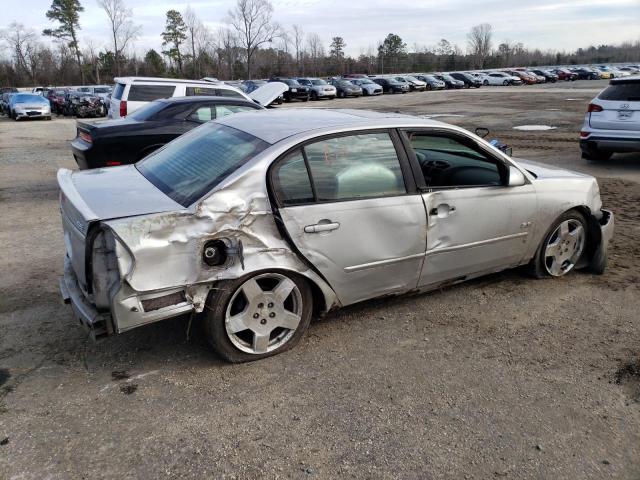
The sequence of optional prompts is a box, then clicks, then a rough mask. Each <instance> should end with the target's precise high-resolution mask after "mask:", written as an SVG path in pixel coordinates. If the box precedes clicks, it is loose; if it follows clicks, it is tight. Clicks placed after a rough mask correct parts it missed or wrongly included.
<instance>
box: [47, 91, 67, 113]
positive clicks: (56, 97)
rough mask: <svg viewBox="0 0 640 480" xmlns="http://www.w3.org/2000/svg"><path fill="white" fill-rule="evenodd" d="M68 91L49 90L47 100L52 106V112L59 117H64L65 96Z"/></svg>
mask: <svg viewBox="0 0 640 480" xmlns="http://www.w3.org/2000/svg"><path fill="white" fill-rule="evenodd" d="M65 93H67V91H66V90H49V92H48V93H47V99H48V100H49V103H50V104H51V111H52V112H55V113H56V114H58V115H62V112H63V110H64V95H65Z"/></svg>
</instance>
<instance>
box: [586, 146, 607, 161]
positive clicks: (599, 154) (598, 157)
mask: <svg viewBox="0 0 640 480" xmlns="http://www.w3.org/2000/svg"><path fill="white" fill-rule="evenodd" d="M612 155H613V152H603V151H602V150H597V149H595V148H593V149H590V150H589V151H588V152H584V153H583V155H582V156H583V157H584V159H585V160H590V161H592V162H606V161H607V160H609V159H610V158H611V156H612Z"/></svg>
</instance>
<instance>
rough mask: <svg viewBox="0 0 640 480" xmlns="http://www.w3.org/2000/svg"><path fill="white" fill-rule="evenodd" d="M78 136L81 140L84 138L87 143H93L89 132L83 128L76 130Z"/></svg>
mask: <svg viewBox="0 0 640 480" xmlns="http://www.w3.org/2000/svg"><path fill="white" fill-rule="evenodd" d="M78 137H80V138H81V139H82V140H84V141H85V142H87V143H93V138H92V137H91V134H90V133H88V132H85V131H83V130H78Z"/></svg>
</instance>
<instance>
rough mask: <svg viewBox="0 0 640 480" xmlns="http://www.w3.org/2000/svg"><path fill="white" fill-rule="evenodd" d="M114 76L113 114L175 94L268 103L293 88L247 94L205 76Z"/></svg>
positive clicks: (175, 95) (283, 85) (281, 87)
mask: <svg viewBox="0 0 640 480" xmlns="http://www.w3.org/2000/svg"><path fill="white" fill-rule="evenodd" d="M114 80H115V87H114V88H113V93H112V94H111V104H110V107H109V118H121V117H126V116H127V115H129V114H131V113H133V112H135V111H136V110H137V109H139V108H140V107H142V106H143V105H146V104H147V103H149V102H153V101H154V100H158V99H159V98H171V97H191V96H217V97H236V98H244V99H247V100H254V101H255V102H257V103H259V104H260V105H262V106H264V107H266V106H267V105H269V104H270V103H271V102H273V101H274V100H275V99H276V98H278V95H280V94H281V93H282V92H284V91H285V90H287V89H288V88H289V87H287V85H285V84H280V85H279V86H277V87H271V88H268V89H264V90H263V89H261V88H259V89H257V90H255V91H254V92H252V93H251V94H250V95H246V94H245V93H244V92H242V91H241V90H239V89H237V88H234V87H232V86H229V85H225V84H223V83H212V82H207V81H202V80H180V79H175V78H150V77H119V78H115V79H114ZM261 90H262V91H261Z"/></svg>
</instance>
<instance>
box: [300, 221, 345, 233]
mask: <svg viewBox="0 0 640 480" xmlns="http://www.w3.org/2000/svg"><path fill="white" fill-rule="evenodd" d="M338 228H340V224H339V223H337V222H331V221H329V220H327V221H324V222H323V221H322V220H320V222H318V223H316V224H315V225H307V226H306V227H304V231H305V233H322V232H330V231H332V230H337V229H338Z"/></svg>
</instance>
